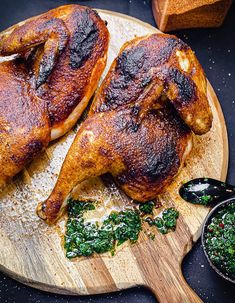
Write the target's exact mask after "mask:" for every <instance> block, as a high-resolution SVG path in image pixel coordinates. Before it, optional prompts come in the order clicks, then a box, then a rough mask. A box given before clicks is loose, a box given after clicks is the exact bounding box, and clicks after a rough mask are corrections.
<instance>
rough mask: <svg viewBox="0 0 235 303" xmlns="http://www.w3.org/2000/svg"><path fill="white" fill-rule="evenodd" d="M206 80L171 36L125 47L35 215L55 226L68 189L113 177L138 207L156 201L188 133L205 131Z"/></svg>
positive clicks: (183, 152)
mask: <svg viewBox="0 0 235 303" xmlns="http://www.w3.org/2000/svg"><path fill="white" fill-rule="evenodd" d="M211 123H212V114H211V110H210V107H209V104H208V101H207V97H206V78H205V75H204V73H203V70H202V67H201V66H200V64H199V63H198V61H197V59H196V57H195V55H194V53H193V52H192V50H191V49H190V48H189V47H188V46H187V45H186V44H185V43H183V42H182V41H181V40H179V39H177V38H176V37H175V36H170V35H164V34H154V35H151V36H147V37H143V38H137V39H135V40H133V41H130V42H128V43H126V44H125V45H124V46H123V47H122V49H121V51H120V53H119V55H118V57H117V58H116V59H115V60H114V62H113V64H112V66H111V68H110V70H109V72H108V74H107V76H106V78H105V79H104V81H103V83H102V85H101V87H100V89H99V91H98V92H97V95H96V97H95V99H94V101H93V104H92V106H91V110H90V113H89V116H88V118H87V119H86V120H85V122H84V123H83V124H82V126H81V128H80V129H79V130H78V133H77V135H76V138H75V140H74V142H73V144H72V146H71V148H70V150H69V151H68V154H67V156H66V158H65V161H64V163H63V166H62V169H61V171H60V175H59V178H58V180H57V183H56V185H55V187H54V189H53V191H52V193H51V195H50V196H49V198H48V199H47V200H46V201H45V202H44V203H42V204H40V205H39V206H38V209H37V211H38V214H39V216H40V217H41V218H42V219H44V220H46V222H47V223H49V224H52V223H53V222H55V221H56V220H57V219H58V217H59V216H60V215H61V213H62V210H63V208H64V206H65V205H66V200H67V198H68V196H69V194H70V192H71V191H72V189H73V188H74V187H75V186H76V185H77V184H78V183H80V182H82V181H83V180H85V179H87V178H89V177H94V176H99V175H101V174H104V173H111V174H112V175H113V177H114V179H115V180H116V182H117V183H118V184H119V185H120V186H121V188H122V189H123V190H124V192H125V193H126V194H127V195H128V196H129V197H131V198H132V199H134V200H138V201H140V202H144V201H147V200H149V199H152V198H155V197H156V195H157V194H159V193H161V192H162V191H163V190H164V188H165V187H166V186H167V185H169V184H170V183H171V182H172V180H173V178H174V177H175V175H176V174H177V173H178V172H179V170H180V168H181V166H182V164H183V162H184V159H185V158H186V156H187V155H188V153H189V151H190V149H191V146H192V133H191V130H192V131H193V132H194V133H196V134H204V133H206V132H207V131H209V129H210V127H211Z"/></svg>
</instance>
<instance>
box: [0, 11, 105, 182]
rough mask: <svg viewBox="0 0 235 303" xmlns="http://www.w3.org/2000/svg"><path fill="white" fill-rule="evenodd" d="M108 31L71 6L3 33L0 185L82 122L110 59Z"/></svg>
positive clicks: (0, 47) (94, 16)
mask: <svg viewBox="0 0 235 303" xmlns="http://www.w3.org/2000/svg"><path fill="white" fill-rule="evenodd" d="M108 42H109V33H108V30H107V27H106V25H105V22H104V21H102V20H101V18H100V17H99V16H98V14H97V13H96V12H95V11H94V10H91V9H89V8H86V7H83V6H79V5H66V6H61V7H58V8H56V9H53V10H51V11H49V12H47V13H44V14H42V15H40V16H37V17H33V18H31V19H29V20H26V21H23V22H21V23H19V24H17V25H14V26H12V27H11V28H9V29H7V30H5V31H4V32H2V33H0V56H9V55H16V54H17V55H16V57H15V58H11V59H8V60H6V58H5V62H0V75H1V76H0V168H1V169H0V188H1V187H3V186H4V185H5V184H6V183H7V182H8V181H9V180H10V179H11V177H13V176H14V175H15V174H17V173H18V172H19V171H20V170H21V169H22V168H23V167H24V166H25V165H26V164H27V163H28V162H29V161H30V160H32V159H33V158H34V157H35V156H36V155H37V154H38V153H39V152H40V151H41V150H42V149H43V148H45V147H46V146H47V145H48V143H49V141H51V140H54V139H56V138H58V137H60V136H62V135H63V134H64V133H65V132H67V131H68V130H69V129H70V128H71V127H72V126H73V125H74V124H75V122H76V121H77V119H78V118H79V117H80V115H81V114H82V112H83V110H84V109H85V107H86V106H87V103H88V101H89V99H90V98H91V96H92V95H93V93H94V91H95V89H96V87H97V85H98V81H99V78H100V76H101V74H102V72H103V70H104V67H105V64H106V56H107V51H108Z"/></svg>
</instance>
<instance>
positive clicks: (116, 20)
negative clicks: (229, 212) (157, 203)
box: [0, 10, 228, 302]
mask: <svg viewBox="0 0 235 303" xmlns="http://www.w3.org/2000/svg"><path fill="white" fill-rule="evenodd" d="M99 13H100V15H101V17H102V18H103V19H105V20H107V21H108V28H109V31H110V34H111V43H110V49H109V56H108V64H107V68H106V71H107V69H108V67H109V66H110V63H111V62H112V60H113V59H114V57H115V56H116V55H117V53H118V51H119V49H120V47H121V46H122V45H123V43H124V42H126V41H127V40H130V39H132V38H134V37H135V36H143V35H146V34H150V33H155V32H157V30H156V29H155V28H154V27H152V26H150V25H148V24H146V23H143V22H141V21H139V20H137V19H134V18H131V17H128V16H125V15H121V14H118V13H114V12H109V11H102V10H100V11H99ZM208 98H209V101H210V105H211V107H212V111H213V115H214V121H213V128H212V130H211V131H210V132H209V133H208V134H206V135H204V136H201V137H196V136H195V137H194V145H195V146H194V149H193V151H192V153H191V156H190V157H189V159H188V161H187V162H186V165H185V167H184V168H183V170H182V171H181V173H180V175H179V176H178V177H177V179H176V180H175V182H174V183H173V184H172V185H171V186H170V187H169V188H168V190H167V192H166V193H165V194H164V195H162V196H161V197H159V200H161V202H162V204H163V205H164V206H172V205H175V206H176V208H177V209H178V210H179V211H180V218H179V219H178V223H177V229H176V231H175V232H171V233H169V234H167V235H161V234H160V233H158V232H157V231H156V232H155V233H156V238H155V240H151V239H149V238H148V236H147V235H146V234H144V233H143V232H142V233H141V235H140V239H139V241H138V243H137V244H135V245H133V246H131V245H129V244H124V245H123V246H121V247H120V248H119V249H118V251H117V253H116V255H115V256H114V257H111V256H110V255H109V254H103V255H102V256H95V257H90V258H83V259H78V260H74V261H69V260H68V259H66V257H65V254H64V250H63V247H62V242H61V238H62V237H61V232H63V230H64V221H61V222H60V223H59V224H58V225H57V226H56V227H48V226H46V224H45V223H44V222H42V221H40V219H39V218H38V217H37V216H36V214H35V209H36V205H37V203H38V202H39V201H43V200H44V199H45V198H46V197H47V196H48V195H49V193H50V192H51V190H52V188H53V185H54V184H55V181H56V178H57V176H58V173H59V170H60V167H61V164H62V162H63V159H64V157H65V155H66V152H67V150H68V148H69V146H70V144H71V142H72V141H73V138H74V136H75V132H74V131H71V132H70V133H69V134H67V135H66V136H64V137H63V138H62V139H61V140H58V141H56V142H53V143H52V144H51V145H50V146H49V148H48V149H47V150H46V152H45V153H43V154H42V155H41V156H40V157H38V158H37V159H35V161H33V162H32V164H31V165H29V166H28V167H27V168H26V169H25V170H24V171H23V172H22V173H21V174H20V175H19V176H18V177H16V178H15V180H14V182H12V183H11V184H10V185H9V186H8V187H7V189H6V190H5V191H4V192H3V193H2V194H1V203H0V213H1V216H0V246H1V249H0V270H1V271H3V272H4V273H6V274H8V275H10V276H11V277H13V278H14V279H17V280H19V281H21V282H23V283H25V284H27V285H30V286H32V287H35V288H40V289H42V290H47V291H51V292H55V293H63V294H82V295H84V294H97V293H103V292H112V291H116V290H119V289H123V288H128V287H132V286H137V285H143V286H146V287H148V288H150V289H151V290H152V291H153V292H154V293H155V295H156V297H157V299H158V300H159V301H160V302H200V299H199V298H198V297H197V295H196V294H195V293H194V292H193V291H192V290H191V289H190V287H189V286H188V284H187V283H186V281H185V280H184V278H183V276H182V272H181V262H182V259H183V257H184V256H185V255H186V253H187V252H188V251H189V250H190V249H191V247H192V244H193V242H194V241H196V240H197V239H198V237H199V234H200V228H201V226H202V222H203V220H204V218H205V216H206V215H207V212H208V209H207V208H205V207H203V206H195V205H191V204H189V203H186V202H184V201H183V200H181V199H180V198H179V196H178V187H179V185H180V184H181V183H182V182H183V181H187V180H189V179H191V178H195V177H204V176H207V177H212V178H216V179H221V180H225V178H226V173H227V165H228V141H227V132H226V126H225V122H224V117H223V113H222V111H221V108H220V105H219V102H218V100H217V98H216V95H215V93H214V91H213V89H212V87H211V86H210V84H209V83H208ZM77 195H78V196H86V197H91V198H95V199H99V200H101V201H102V204H103V205H105V209H106V213H109V211H110V209H112V207H114V206H115V207H123V206H124V205H125V203H126V201H127V198H126V197H125V196H124V194H123V193H121V191H119V190H118V189H117V188H116V186H115V185H114V183H113V182H112V181H111V180H110V181H109V182H108V184H107V182H103V181H102V180H101V179H99V178H96V179H92V180H90V181H88V182H85V183H83V184H81V185H80V186H79V188H78V189H77ZM102 211H104V209H101V210H99V214H102ZM192 274H193V273H192Z"/></svg>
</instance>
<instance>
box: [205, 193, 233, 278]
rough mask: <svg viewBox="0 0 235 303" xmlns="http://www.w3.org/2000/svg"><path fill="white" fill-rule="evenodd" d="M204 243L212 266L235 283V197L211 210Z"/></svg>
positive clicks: (206, 221) (206, 224)
mask: <svg viewBox="0 0 235 303" xmlns="http://www.w3.org/2000/svg"><path fill="white" fill-rule="evenodd" d="M202 244H203V249H204V252H205V254H206V257H207V259H208V261H209V263H210V265H211V266H212V268H213V269H214V270H215V271H216V272H217V273H218V274H219V275H220V276H222V277H224V278H225V279H227V280H229V281H231V282H234V283H235V197H233V198H230V199H229V200H226V201H223V202H221V203H219V204H218V205H217V206H216V207H215V208H213V209H212V210H211V212H210V213H209V215H208V216H207V218H206V220H205V223H204V227H203V232H202Z"/></svg>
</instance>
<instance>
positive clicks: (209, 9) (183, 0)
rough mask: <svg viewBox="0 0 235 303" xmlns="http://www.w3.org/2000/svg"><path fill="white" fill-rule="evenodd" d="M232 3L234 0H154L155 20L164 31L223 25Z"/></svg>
mask: <svg viewBox="0 0 235 303" xmlns="http://www.w3.org/2000/svg"><path fill="white" fill-rule="evenodd" d="M231 4H232V0H194V1H188V0H152V8H153V15H154V18H155V21H156V23H157V25H158V28H159V29H160V30H161V31H163V32H169V31H173V30H177V29H183V28H194V27H196V28H198V27H218V26H221V25H222V23H223V21H224V18H225V17H226V14H227V12H228V10H229V8H230V6H231Z"/></svg>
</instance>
